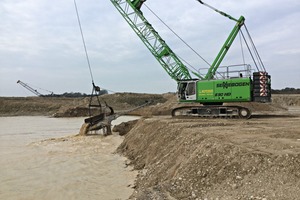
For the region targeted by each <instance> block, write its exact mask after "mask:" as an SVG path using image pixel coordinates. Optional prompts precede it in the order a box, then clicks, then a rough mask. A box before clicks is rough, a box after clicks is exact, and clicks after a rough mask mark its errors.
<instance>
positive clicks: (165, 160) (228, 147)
mask: <svg viewBox="0 0 300 200" xmlns="http://www.w3.org/2000/svg"><path fill="white" fill-rule="evenodd" d="M299 122H300V117H299V116H291V115H288V114H286V115H274V114H270V115H265V114H264V115H256V116H254V117H253V118H252V119H250V120H236V119H172V118H170V117H153V118H147V119H142V120H140V121H139V122H138V123H137V124H136V126H135V127H134V128H133V129H132V130H131V131H130V132H129V133H128V134H127V135H126V137H125V140H124V142H123V143H122V144H121V146H120V147H119V149H118V151H119V152H120V153H122V154H124V155H125V156H127V157H128V158H130V159H131V160H132V162H131V164H133V165H134V167H135V169H137V170H140V173H139V176H138V179H137V181H136V190H135V192H134V194H133V195H132V199H141V200H142V199H199V200H200V199H203V200H204V199H207V200H210V199H214V200H215V199H219V200H223V199H228V200H229V199H230V200H231V199H261V200H266V199H276V200H277V199H282V200H284V199H294V200H296V199H299V197H300V123H299Z"/></svg>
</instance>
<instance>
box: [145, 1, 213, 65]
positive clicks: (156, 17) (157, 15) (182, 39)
mask: <svg viewBox="0 0 300 200" xmlns="http://www.w3.org/2000/svg"><path fill="white" fill-rule="evenodd" d="M143 5H145V6H146V8H147V9H148V10H149V11H150V12H151V13H152V14H153V15H154V16H155V17H156V18H157V19H158V20H159V21H160V22H161V23H163V24H164V25H165V26H166V27H167V28H168V29H169V30H170V31H171V32H172V33H173V34H174V35H175V36H176V37H177V38H178V39H179V40H181V41H182V42H183V43H184V44H185V45H186V46H187V47H189V48H190V49H191V50H192V51H193V52H194V53H195V54H196V55H197V56H198V57H199V58H201V59H202V60H203V61H204V62H205V63H206V64H207V65H208V66H210V67H211V64H210V63H209V62H207V61H206V60H205V59H204V58H203V57H202V56H201V55H200V54H199V53H198V52H197V51H196V50H195V49H193V48H192V47H191V46H190V45H189V44H188V43H187V42H186V41H184V40H183V39H182V38H181V37H180V36H179V35H178V34H177V33H176V32H175V31H174V30H173V29H171V27H170V26H168V25H167V24H166V23H165V22H164V21H163V20H162V19H161V18H160V17H159V16H158V15H157V14H156V13H155V12H154V11H153V10H151V8H149V6H147V5H146V4H145V3H144V4H143ZM185 62H186V61H185ZM188 64H189V63H188ZM189 66H191V67H192V65H191V64H189ZM192 68H193V69H194V70H196V69H195V68H194V67H192ZM196 71H197V70H196Z"/></svg>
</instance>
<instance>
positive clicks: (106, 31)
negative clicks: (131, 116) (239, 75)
mask: <svg viewBox="0 0 300 200" xmlns="http://www.w3.org/2000/svg"><path fill="white" fill-rule="evenodd" d="M204 2H206V3H207V4H209V5H211V6H213V7H216V8H217V9H219V10H222V11H224V12H226V13H228V14H230V15H231V16H233V17H235V18H239V16H241V15H243V16H244V17H245V18H246V25H247V28H248V30H249V31H250V34H251V36H252V39H253V40H254V43H255V45H256V47H257V49H258V52H259V53H260V57H261V59H262V60H263V63H264V65H265V68H266V70H267V71H268V73H269V74H270V75H271V76H272V88H273V89H283V88H285V87H294V88H300V70H299V69H300V66H299V63H300V36H299V32H300V23H299V19H300V1H299V0H286V1H279V0H252V1H248V0H239V1H238V3H237V1H235V0H222V1H217V0H206V1H204ZM76 3H77V6H78V11H79V16H80V20H81V25H82V29H83V34H84V38H85V42H86V47H87V51H88V56H89V60H90V64H91V70H92V75H93V79H94V82H95V84H96V85H98V86H100V87H101V88H104V89H107V90H109V91H112V92H138V93H166V92H175V91H176V87H177V84H176V82H175V81H174V80H173V79H171V78H170V77H169V76H168V74H167V73H166V72H165V71H164V69H163V68H162V67H161V66H160V65H159V63H158V62H157V61H156V60H155V58H154V57H153V56H152V54H151V53H150V52H149V51H148V49H147V48H146V47H145V46H144V44H143V43H142V42H141V41H140V39H139V38H138V37H137V36H136V35H135V33H134V32H133V30H132V29H131V28H130V27H129V25H128V24H127V23H126V22H125V20H124V19H123V18H122V16H121V15H120V14H119V13H118V11H117V10H116V9H115V7H114V6H113V5H112V3H111V1H110V0H76ZM146 5H147V6H148V7H149V8H151V9H152V10H153V11H154V12H155V13H156V14H157V15H158V16H159V17H160V18H161V19H162V20H163V21H164V22H165V23H166V24H168V26H169V27H171V28H172V30H174V31H175V32H176V33H177V34H178V35H179V36H180V37H181V38H182V39H183V40H184V41H185V42H187V43H188V44H189V45H190V46H191V47H192V48H193V49H194V50H195V51H197V52H198V53H199V54H200V55H201V56H202V57H204V58H205V60H207V61H208V62H209V63H212V61H213V60H214V58H215V57H216V55H217V53H218V51H219V50H220V48H221V46H222V44H223V43H224V41H225V40H226V38H227V36H228V35H229V33H230V31H231V29H232V28H233V26H234V25H235V22H234V21H231V20H229V19H228V18H225V17H223V16H221V15H219V14H218V13H216V12H214V11H213V10H211V9H209V8H207V7H205V6H203V5H202V4H200V3H199V2H197V1H196V0H185V1H183V0H172V1H159V0H147V1H146ZM142 11H143V13H144V16H145V17H146V18H147V19H148V21H149V22H150V23H151V24H152V25H153V27H154V28H155V29H156V30H157V32H158V33H159V34H160V35H161V36H162V38H163V39H164V40H165V41H166V43H167V44H169V46H170V47H171V48H172V50H173V51H174V52H175V53H176V54H178V55H179V56H180V57H182V58H184V59H185V60H187V61H188V62H189V63H190V64H192V65H193V66H194V68H195V69H197V70H200V69H202V68H207V67H208V66H207V65H206V64H205V63H204V62H203V61H202V60H201V59H199V58H198V57H197V56H195V55H193V54H192V52H191V50H190V49H188V48H187V47H186V46H185V45H184V44H182V43H181V42H180V41H179V40H178V38H176V37H175V36H174V35H173V34H172V33H171V32H170V31H169V30H168V29H167V28H166V27H165V26H163V25H162V23H160V22H159V20H158V19H157V18H156V17H155V16H153V15H152V14H151V13H150V12H149V11H148V10H147V7H145V6H143V7H142ZM0 19H1V22H0V96H32V95H33V94H31V93H30V92H29V91H28V90H26V89H25V88H23V87H22V86H21V85H19V84H17V81H18V80H21V81H22V82H24V83H27V84H28V85H30V86H31V87H33V88H34V89H37V90H38V91H39V92H41V93H43V94H48V93H49V92H48V91H53V92H54V93H56V94H62V93H64V92H81V93H87V94H89V93H91V90H92V84H91V83H92V79H91V75H90V72H89V68H88V64H87V60H86V57H85V52H84V47H83V43H82V39H81V34H80V29H79V25H78V21H77V16H76V11H75V6H74V0H1V2H0ZM249 62H251V60H250V61H249ZM240 63H242V56H241V45H240V44H239V39H238V38H237V41H236V42H235V43H234V44H233V46H232V48H231V49H230V51H229V52H228V55H227V56H226V58H225V60H224V62H223V63H222V65H231V64H240ZM246 63H248V62H247V61H246ZM47 90H48V91H47Z"/></svg>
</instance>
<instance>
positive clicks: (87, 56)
mask: <svg viewBox="0 0 300 200" xmlns="http://www.w3.org/2000/svg"><path fill="white" fill-rule="evenodd" d="M74 6H75V10H76V15H77V20H78V25H79V29H80V34H81V39H82V43H83V47H84V51H85V56H86V60H87V64H88V67H89V72H90V76H91V79H92V84H93V87H94V85H95V84H94V77H93V72H92V68H91V64H90V59H89V55H88V51H87V48H86V43H85V39H84V35H83V31H82V26H81V21H80V17H79V12H78V8H77V4H76V0H74ZM103 89H104V90H106V91H109V92H111V93H116V92H114V91H113V90H109V89H105V88H103Z"/></svg>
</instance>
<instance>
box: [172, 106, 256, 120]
mask: <svg viewBox="0 0 300 200" xmlns="http://www.w3.org/2000/svg"><path fill="white" fill-rule="evenodd" d="M172 117H180V118H181V117H208V118H241V119H249V118H250V117H251V111H250V110H249V109H248V108H245V107H241V106H204V105H203V106H182V107H178V108H175V109H173V110H172Z"/></svg>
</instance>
